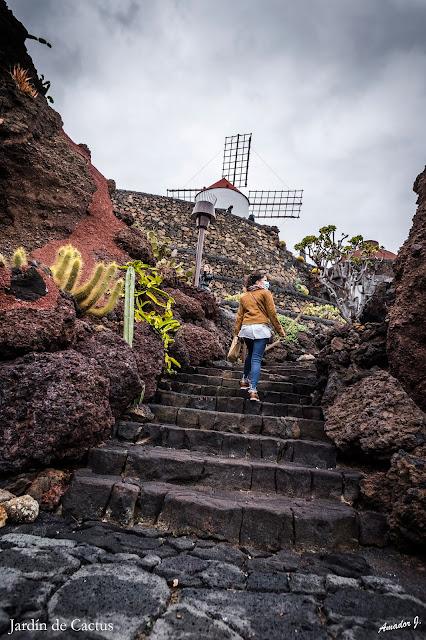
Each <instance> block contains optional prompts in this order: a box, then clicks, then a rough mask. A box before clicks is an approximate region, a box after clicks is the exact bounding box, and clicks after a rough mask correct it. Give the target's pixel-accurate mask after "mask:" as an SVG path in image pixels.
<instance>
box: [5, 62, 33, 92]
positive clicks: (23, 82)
mask: <svg viewBox="0 0 426 640" xmlns="http://www.w3.org/2000/svg"><path fill="white" fill-rule="evenodd" d="M10 75H11V76H12V78H13V79H14V80H15V82H16V84H17V86H18V87H19V89H20V90H21V91H22V93H25V94H26V95H27V96H31V98H37V96H38V92H37V91H36V89H35V88H34V87H33V85H32V84H31V76H30V75H29V73H28V71H27V70H26V69H23V68H22V67H21V65H19V64H16V65H15V66H14V67H13V69H12V71H10Z"/></svg>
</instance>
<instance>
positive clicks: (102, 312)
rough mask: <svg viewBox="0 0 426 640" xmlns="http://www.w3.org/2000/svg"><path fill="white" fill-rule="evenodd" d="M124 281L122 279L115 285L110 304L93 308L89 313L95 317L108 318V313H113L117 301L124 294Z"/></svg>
mask: <svg viewBox="0 0 426 640" xmlns="http://www.w3.org/2000/svg"><path fill="white" fill-rule="evenodd" d="M123 286H124V280H123V279H122V278H120V280H117V282H116V283H115V285H114V288H113V290H112V291H111V293H110V296H109V299H108V302H106V303H105V304H104V305H103V307H93V308H92V309H90V310H89V313H90V314H91V315H93V316H97V317H102V316H106V314H107V313H109V312H110V311H112V310H113V309H114V307H115V305H116V304H117V300H118V299H119V297H120V296H121V295H122V293H123Z"/></svg>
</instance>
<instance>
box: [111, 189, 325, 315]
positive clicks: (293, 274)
mask: <svg viewBox="0 0 426 640" xmlns="http://www.w3.org/2000/svg"><path fill="white" fill-rule="evenodd" d="M112 199H113V203H114V207H115V209H116V212H117V214H118V216H119V217H124V218H127V219H130V220H131V219H134V220H135V221H137V222H138V223H139V224H140V225H141V226H142V227H143V228H144V229H145V230H147V231H148V230H151V229H152V230H154V231H156V232H162V233H164V234H165V235H167V236H169V237H170V238H172V240H173V244H174V246H175V247H176V248H177V249H178V252H179V259H180V260H182V262H183V263H184V264H185V266H186V267H187V268H190V267H193V266H194V262H195V248H196V244H197V231H196V229H195V224H194V222H193V221H192V220H191V212H192V208H193V203H191V202H186V201H184V200H176V199H174V198H168V197H165V196H158V195H152V194H148V193H139V192H136V191H125V190H122V189H117V190H116V191H115V192H114V193H113V194H112ZM216 214H217V217H216V221H215V222H214V223H213V224H211V225H210V228H209V230H208V233H207V234H206V241H205V245H204V263H203V264H204V265H209V266H210V267H211V269H212V272H213V274H214V280H213V282H212V284H211V289H212V291H213V293H215V295H216V296H217V297H218V298H219V299H223V297H224V296H226V295H234V294H236V293H239V292H241V289H242V285H243V278H244V276H245V275H247V274H248V273H250V271H252V270H253V269H256V268H261V269H265V270H266V271H267V272H268V274H269V276H270V279H271V282H272V285H273V289H272V290H273V293H274V294H275V296H276V299H277V303H278V304H280V305H281V306H283V307H284V308H286V309H291V310H293V311H299V310H300V309H301V307H303V305H304V304H305V303H306V302H307V301H309V302H316V303H318V304H324V302H326V301H324V300H319V299H318V298H315V297H310V298H308V299H307V297H306V296H303V295H301V294H299V293H298V292H297V291H296V290H295V288H294V284H295V281H296V280H299V281H300V282H301V283H303V284H305V285H306V286H307V287H308V289H309V290H310V291H311V293H315V290H314V288H315V285H316V283H315V281H314V280H313V279H312V277H311V276H310V273H309V270H308V268H307V267H306V266H305V265H304V264H303V263H302V264H301V263H300V262H299V261H298V260H296V258H295V256H294V255H293V254H292V253H291V252H290V251H287V250H286V249H285V248H284V247H281V246H280V241H279V236H278V228H277V227H271V226H267V225H261V224H258V223H256V222H251V221H250V220H246V219H244V218H240V217H238V216H236V215H233V214H231V213H227V212H226V211H224V210H222V209H216Z"/></svg>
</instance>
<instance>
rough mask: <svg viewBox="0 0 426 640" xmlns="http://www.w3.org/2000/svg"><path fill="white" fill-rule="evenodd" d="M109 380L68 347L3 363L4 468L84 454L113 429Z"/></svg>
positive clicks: (0, 464) (0, 440)
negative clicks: (67, 348) (65, 349)
mask: <svg viewBox="0 0 426 640" xmlns="http://www.w3.org/2000/svg"><path fill="white" fill-rule="evenodd" d="M109 386H110V385H109V380H108V378H107V376H106V374H105V373H104V372H103V371H102V370H101V368H100V367H99V366H98V365H97V363H96V362H95V361H93V360H89V359H88V358H86V357H85V356H83V355H82V354H80V353H77V352H76V351H74V350H72V349H69V350H67V351H60V352H57V353H34V354H27V355H25V356H23V357H22V358H18V359H17V360H14V361H13V362H8V363H2V364H1V365H0V414H1V416H2V420H1V423H0V473H10V472H18V471H21V470H24V469H27V468H29V467H30V466H37V465H46V464H50V463H51V462H52V461H53V460H61V459H68V460H69V459H74V458H76V457H80V456H81V455H82V454H83V453H84V452H85V451H86V450H87V449H88V448H89V447H91V446H93V445H96V444H99V443H100V442H101V441H102V440H104V439H105V438H106V437H108V435H109V434H110V430H111V426H112V423H113V417H112V413H111V408H110V405H109V400H108V397H109V392H110V389H109Z"/></svg>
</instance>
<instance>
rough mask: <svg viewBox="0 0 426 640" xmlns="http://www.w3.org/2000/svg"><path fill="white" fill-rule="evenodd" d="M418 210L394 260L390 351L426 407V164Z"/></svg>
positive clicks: (399, 374) (417, 186)
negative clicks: (394, 296)
mask: <svg viewBox="0 0 426 640" xmlns="http://www.w3.org/2000/svg"><path fill="white" fill-rule="evenodd" d="M413 190H414V191H415V193H417V194H418V196H419V197H418V199H417V204H418V208H417V212H416V214H415V216H414V218H413V226H412V227H411V231H410V234H409V236H408V239H407V240H406V241H405V243H404V245H403V246H402V248H401V250H400V252H399V253H398V258H397V260H396V263H395V291H396V299H395V304H394V305H393V306H392V308H391V310H390V314H389V333H388V341H387V351H388V357H389V365H390V370H391V372H392V374H393V375H394V376H395V377H396V378H398V380H400V381H401V384H402V385H403V387H404V388H405V389H406V391H407V392H408V393H409V394H410V395H411V396H412V397H413V399H414V400H415V402H417V404H418V405H419V406H420V407H421V408H422V409H424V410H426V296H425V295H424V292H425V291H426V167H425V169H424V171H423V172H422V173H420V174H419V175H418V176H417V178H416V180H415V182H414V185H413Z"/></svg>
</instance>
